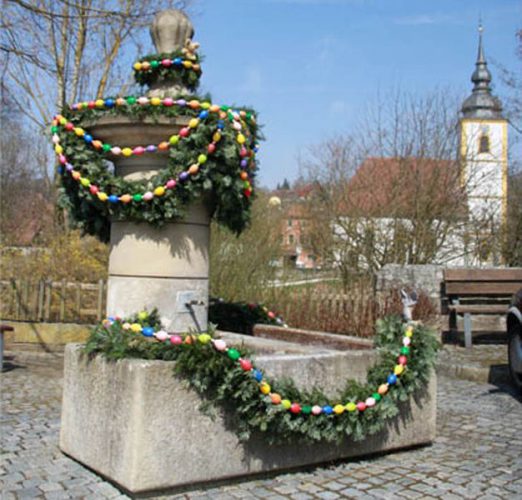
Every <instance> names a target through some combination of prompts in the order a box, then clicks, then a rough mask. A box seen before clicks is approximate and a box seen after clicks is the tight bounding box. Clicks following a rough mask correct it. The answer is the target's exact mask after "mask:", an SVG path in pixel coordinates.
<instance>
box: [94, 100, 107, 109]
mask: <svg viewBox="0 0 522 500" xmlns="http://www.w3.org/2000/svg"><path fill="white" fill-rule="evenodd" d="M95 104H96V107H97V108H103V107H104V106H105V101H104V100H103V99H96V101H95Z"/></svg>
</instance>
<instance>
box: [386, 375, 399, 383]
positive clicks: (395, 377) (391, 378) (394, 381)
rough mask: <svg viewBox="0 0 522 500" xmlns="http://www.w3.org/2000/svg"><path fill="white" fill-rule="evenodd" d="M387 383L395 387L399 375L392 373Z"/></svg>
mask: <svg viewBox="0 0 522 500" xmlns="http://www.w3.org/2000/svg"><path fill="white" fill-rule="evenodd" d="M387 381H388V384H389V385H395V384H396V383H397V375H395V373H391V374H390V375H388V379H387Z"/></svg>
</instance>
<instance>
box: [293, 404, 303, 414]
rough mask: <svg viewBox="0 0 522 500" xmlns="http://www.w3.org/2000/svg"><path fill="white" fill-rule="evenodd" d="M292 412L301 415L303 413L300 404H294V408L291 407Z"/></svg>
mask: <svg viewBox="0 0 522 500" xmlns="http://www.w3.org/2000/svg"><path fill="white" fill-rule="evenodd" d="M290 411H291V412H292V413H295V414H297V413H299V412H300V411H301V406H300V405H299V403H292V406H290Z"/></svg>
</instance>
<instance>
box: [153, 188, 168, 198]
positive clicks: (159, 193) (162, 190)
mask: <svg viewBox="0 0 522 500" xmlns="http://www.w3.org/2000/svg"><path fill="white" fill-rule="evenodd" d="M164 194H165V188H164V187H163V186H158V187H157V188H156V189H155V190H154V195H155V196H163V195H164Z"/></svg>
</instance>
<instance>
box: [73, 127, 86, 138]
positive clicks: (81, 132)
mask: <svg viewBox="0 0 522 500" xmlns="http://www.w3.org/2000/svg"><path fill="white" fill-rule="evenodd" d="M74 133H75V134H76V135H77V136H78V137H81V136H82V135H85V130H83V128H80V127H75V128H74Z"/></svg>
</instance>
